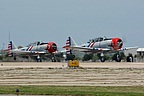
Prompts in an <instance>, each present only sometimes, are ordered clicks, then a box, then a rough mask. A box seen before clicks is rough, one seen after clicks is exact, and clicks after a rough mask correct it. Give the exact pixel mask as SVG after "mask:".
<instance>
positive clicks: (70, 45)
mask: <svg viewBox="0 0 144 96" xmlns="http://www.w3.org/2000/svg"><path fill="white" fill-rule="evenodd" d="M122 47H123V41H122V39H121V38H106V37H104V38H103V37H98V38H95V39H92V40H90V41H89V42H87V43H85V44H81V45H77V44H76V43H75V42H74V40H73V39H72V38H71V37H68V40H67V42H66V46H64V47H63V48H66V50H67V52H69V54H72V51H75V50H77V51H81V52H91V53H100V54H101V55H100V57H101V58H100V60H101V62H105V58H104V53H107V52H113V53H114V52H116V53H117V56H116V57H117V58H116V60H115V61H117V62H121V55H120V53H119V51H124V50H129V49H134V48H138V47H137V46H136V47H127V48H122Z"/></svg>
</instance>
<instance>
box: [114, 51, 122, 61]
mask: <svg viewBox="0 0 144 96" xmlns="http://www.w3.org/2000/svg"><path fill="white" fill-rule="evenodd" d="M115 61H116V62H121V55H120V54H119V53H117V54H116V59H115Z"/></svg>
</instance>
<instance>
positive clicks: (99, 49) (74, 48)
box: [70, 46, 110, 53]
mask: <svg viewBox="0 0 144 96" xmlns="http://www.w3.org/2000/svg"><path fill="white" fill-rule="evenodd" d="M70 49H72V50H76V51H81V52H94V53H98V52H108V51H110V49H109V48H89V47H80V46H71V47H70Z"/></svg>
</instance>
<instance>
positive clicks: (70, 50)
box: [63, 37, 77, 54]
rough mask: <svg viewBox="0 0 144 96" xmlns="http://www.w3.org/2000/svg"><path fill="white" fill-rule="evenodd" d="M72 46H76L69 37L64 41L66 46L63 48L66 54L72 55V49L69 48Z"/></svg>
mask: <svg viewBox="0 0 144 96" xmlns="http://www.w3.org/2000/svg"><path fill="white" fill-rule="evenodd" d="M72 46H77V44H76V43H75V41H74V40H73V39H72V38H71V37H68V39H67V41H66V46H64V47H63V48H66V54H72V48H70V47H72Z"/></svg>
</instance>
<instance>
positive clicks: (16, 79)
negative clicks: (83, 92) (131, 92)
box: [0, 62, 144, 86]
mask: <svg viewBox="0 0 144 96" xmlns="http://www.w3.org/2000/svg"><path fill="white" fill-rule="evenodd" d="M0 85H56V86H144V63H136V62H134V63H131V62H130V63H126V62H120V63H117V62H105V63H101V62H94V63H83V62H80V67H79V68H68V66H67V63H62V62H56V63H52V62H41V63H39V62H0Z"/></svg>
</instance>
